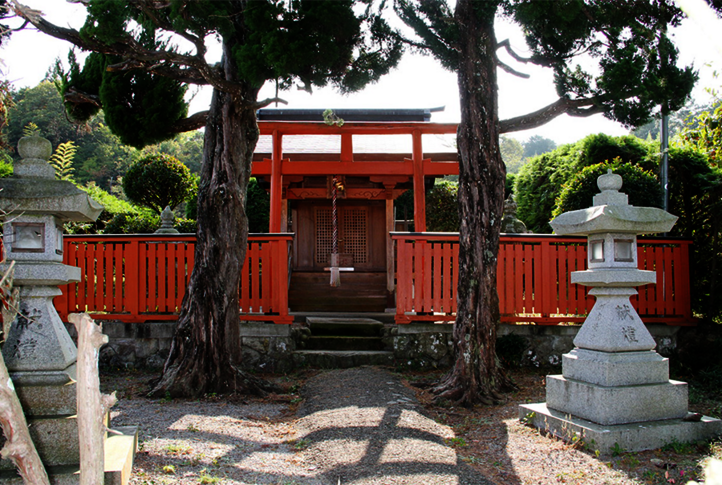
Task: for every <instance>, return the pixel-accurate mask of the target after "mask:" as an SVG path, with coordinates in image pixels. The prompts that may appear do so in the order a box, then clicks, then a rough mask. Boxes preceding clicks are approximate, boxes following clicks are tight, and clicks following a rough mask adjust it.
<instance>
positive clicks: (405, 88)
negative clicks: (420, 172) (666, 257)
mask: <svg viewBox="0 0 722 485" xmlns="http://www.w3.org/2000/svg"><path fill="white" fill-rule="evenodd" d="M676 1H677V2H678V3H679V4H680V6H681V7H682V8H683V9H685V11H686V12H687V13H688V15H689V18H688V19H686V20H685V21H684V22H683V25H682V26H681V27H680V28H678V29H675V31H674V32H673V38H674V40H675V43H676V44H677V45H678V47H679V49H680V63H681V64H682V65H690V64H691V65H693V66H694V67H695V69H697V70H699V75H700V81H699V83H698V86H697V88H696V89H695V91H694V93H693V97H694V99H695V100H696V101H697V102H698V103H701V102H707V101H709V100H710V99H711V98H710V96H709V95H708V94H707V93H706V92H705V88H712V89H715V88H718V87H719V86H720V84H722V80H720V79H717V78H716V77H715V75H714V72H715V69H717V70H720V71H721V72H722V36H720V35H719V32H722V21H720V20H719V19H717V18H716V16H715V14H714V13H713V12H711V11H709V10H708V9H707V7H706V5H705V4H704V2H703V0H676ZM23 3H24V4H26V5H28V6H30V7H32V8H35V9H38V10H41V11H43V13H44V14H45V15H46V18H47V19H48V20H49V21H51V22H53V23H55V24H57V25H60V26H70V27H75V28H77V27H79V26H80V25H82V22H83V19H84V11H85V9H84V8H83V7H82V6H80V5H78V4H73V3H69V2H67V1H65V2H64V1H62V0H24V1H23ZM497 33H498V35H499V40H503V39H504V38H507V37H508V38H509V39H510V41H511V44H512V46H513V47H514V48H515V50H516V51H517V52H519V53H520V54H521V55H524V54H525V53H528V51H527V50H526V45H525V44H524V41H523V37H522V35H521V32H520V31H518V30H516V29H514V28H512V27H511V26H509V25H503V24H502V25H499V26H498V28H497ZM69 49H70V44H69V43H67V42H64V41H59V40H56V39H52V38H50V37H48V36H46V35H44V34H41V33H39V32H37V31H35V30H31V29H27V30H24V31H20V32H16V33H14V34H13V36H12V38H11V40H10V41H9V42H8V43H7V45H6V46H4V47H3V48H2V49H0V58H1V59H2V61H3V62H4V66H3V71H4V75H5V77H6V78H7V79H8V80H10V81H11V82H12V83H13V84H14V85H15V87H16V88H21V87H26V86H28V87H31V86H35V85H37V84H38V83H39V82H40V81H41V80H42V79H43V77H44V76H45V74H46V73H47V71H48V69H49V67H50V66H51V65H52V64H53V63H54V61H55V59H57V58H61V59H63V60H66V59H67V54H68V51H69ZM215 52H216V53H218V50H215ZM217 55H218V56H219V54H217ZM515 67H516V68H517V69H518V70H520V71H522V72H525V73H527V74H530V75H531V79H520V78H517V77H515V76H512V75H509V74H507V73H505V72H500V73H499V79H498V82H499V105H500V114H501V118H502V119H504V118H509V117H512V116H518V115H521V114H524V113H528V112H532V111H535V110H537V109H539V108H542V107H543V106H546V105H547V104H549V103H551V102H553V101H554V100H555V99H556V95H555V91H554V87H553V84H552V74H551V72H550V71H549V70H545V69H542V68H534V67H528V66H524V65H521V66H518V65H517V66H515ZM192 93H193V94H194V95H195V96H194V98H193V100H192V103H191V113H192V112H195V111H201V110H204V109H207V107H208V105H209V102H210V89H208V88H206V89H203V90H201V91H192ZM273 96H275V87H274V86H273V85H270V84H269V85H267V86H266V87H264V89H263V91H262V92H261V96H260V97H261V98H266V97H273ZM280 97H281V98H283V99H285V100H286V101H288V105H286V106H282V105H281V106H282V107H285V108H320V109H326V108H331V109H340V108H437V107H444V111H443V112H440V113H434V114H433V116H432V121H435V122H458V121H459V101H458V88H457V83H456V75H455V74H453V73H450V72H448V71H445V70H443V69H442V68H441V67H440V66H439V64H438V63H437V62H436V61H435V60H434V59H433V58H431V57H426V56H421V55H409V54H407V55H406V56H405V57H404V59H403V60H402V61H401V63H400V65H399V66H398V67H397V68H396V69H395V70H394V71H393V72H392V73H390V74H389V75H387V76H385V77H384V78H382V80H381V81H379V82H378V83H376V84H373V85H371V86H369V87H367V88H366V89H365V90H363V91H361V92H358V93H355V94H351V95H346V96H344V95H341V94H338V93H336V92H335V91H334V90H333V89H332V88H324V89H318V90H315V91H314V92H313V94H309V93H307V92H305V91H301V90H297V89H295V88H292V90H290V91H287V92H281V93H280ZM600 132H603V133H607V134H609V135H615V136H616V135H622V134H626V133H627V132H628V130H627V129H626V128H624V127H623V126H621V125H620V124H618V123H615V122H612V121H609V120H607V119H605V118H604V117H602V116H601V115H595V116H593V117H589V118H571V117H568V116H566V115H563V116H561V117H558V118H557V119H555V120H554V121H552V122H550V123H547V124H546V125H544V126H543V127H540V128H537V129H535V130H528V131H521V132H516V133H510V134H509V136H512V137H514V138H516V139H518V140H521V141H523V140H526V139H528V138H529V137H530V136H532V135H541V136H544V137H547V138H551V139H553V140H554V141H555V142H556V143H557V144H562V143H572V142H575V141H577V140H579V139H581V138H583V137H584V136H586V135H588V134H591V133H600Z"/></svg>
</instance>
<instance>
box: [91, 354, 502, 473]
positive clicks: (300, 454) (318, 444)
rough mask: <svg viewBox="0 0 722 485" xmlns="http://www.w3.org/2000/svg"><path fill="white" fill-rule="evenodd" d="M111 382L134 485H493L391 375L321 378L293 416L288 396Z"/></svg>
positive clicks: (306, 389)
mask: <svg viewBox="0 0 722 485" xmlns="http://www.w3.org/2000/svg"><path fill="white" fill-rule="evenodd" d="M105 381H106V382H105V383H104V384H105V387H106V389H119V390H121V396H120V397H121V399H120V401H119V403H118V405H117V406H116V407H114V408H113V410H112V417H113V421H112V422H113V425H116V426H121V425H139V433H140V436H139V440H140V450H139V452H138V454H137V455H136V459H135V464H134V467H133V475H132V478H131V483H133V484H198V483H219V484H244V485H245V484H248V485H250V484H274V485H351V484H354V485H366V484H369V485H370V484H383V485H391V484H414V485H419V484H424V485H437V484H449V485H451V484H454V485H462V484H474V485H487V484H492V482H490V481H488V480H487V479H486V478H484V476H482V475H481V474H480V473H479V472H477V471H474V470H473V469H472V468H471V467H469V466H468V465H466V464H465V463H463V462H462V461H461V458H460V457H459V456H458V455H457V453H456V451H455V449H454V445H455V442H454V439H455V438H454V436H455V435H454V432H453V431H452V430H451V428H450V427H448V426H445V425H442V424H439V423H437V422H436V421H434V420H432V419H430V418H428V417H427V416H426V415H425V414H424V412H423V408H422V406H421V405H420V404H419V402H418V401H417V399H416V397H415V395H414V392H413V390H411V389H409V388H407V387H405V386H404V385H403V384H402V382H401V380H400V378H399V377H397V376H395V375H393V374H391V373H389V372H388V371H386V370H382V369H378V368H373V367H362V368H355V369H347V370H334V371H327V372H321V373H319V374H317V375H316V376H314V377H312V378H311V379H309V380H308V381H307V382H306V384H305V385H304V386H303V387H302V389H301V396H302V397H303V398H304V401H303V404H302V405H301V406H300V407H299V408H298V410H297V412H296V414H295V415H294V414H292V413H289V411H290V409H292V406H289V404H290V403H289V396H285V397H284V396H277V397H276V398H274V397H273V396H272V397H271V398H270V399H266V400H263V401H258V400H254V401H252V402H248V403H246V402H243V401H236V402H231V401H229V400H227V399H226V398H223V397H218V398H215V397H213V396H211V397H207V398H205V399H202V400H198V401H189V400H182V399H177V400H163V399H160V400H149V399H147V398H144V397H142V396H139V393H140V392H142V390H143V389H144V388H145V386H144V385H143V384H142V383H144V382H145V380H143V379H139V378H138V377H133V376H131V377H121V376H118V377H110V378H106V379H105ZM291 401H293V399H292V400H291Z"/></svg>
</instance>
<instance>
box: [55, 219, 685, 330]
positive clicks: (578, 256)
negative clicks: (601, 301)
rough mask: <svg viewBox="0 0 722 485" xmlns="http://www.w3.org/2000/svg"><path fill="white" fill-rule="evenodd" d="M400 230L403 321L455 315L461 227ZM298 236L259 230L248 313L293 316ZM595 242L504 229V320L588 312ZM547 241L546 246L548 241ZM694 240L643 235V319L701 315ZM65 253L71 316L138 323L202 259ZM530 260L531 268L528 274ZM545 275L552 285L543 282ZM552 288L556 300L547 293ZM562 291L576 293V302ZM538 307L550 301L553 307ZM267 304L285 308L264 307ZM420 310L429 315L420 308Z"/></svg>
mask: <svg viewBox="0 0 722 485" xmlns="http://www.w3.org/2000/svg"><path fill="white" fill-rule="evenodd" d="M393 239H394V243H395V246H396V251H397V258H396V261H397V274H396V284H397V314H396V319H397V322H399V323H408V322H411V321H415V320H419V321H445V322H450V321H453V320H454V318H455V317H454V315H453V312H455V311H456V289H457V284H458V268H457V266H458V263H457V257H458V236H457V235H455V234H434V233H426V234H406V235H397V234H395V235H393ZM291 240H292V236H291V235H262V236H251V237H249V251H248V252H247V260H246V262H245V264H244V271H243V274H244V276H243V277H242V278H243V279H242V283H241V289H240V297H241V306H242V308H243V310H242V311H243V313H244V317H243V318H244V319H252V320H258V321H272V322H276V323H290V322H291V320H292V318H291V317H290V316H289V315H288V312H287V310H288V308H287V307H288V302H287V291H288V287H287V284H288V283H287V282H288V267H287V261H288V259H287V258H288V244H289V243H290V241H291ZM585 243H586V240H585V239H583V238H560V237H548V236H547V237H545V236H526V237H519V236H502V243H501V248H500V256H499V279H498V288H499V297H500V308H501V309H502V314H503V315H502V321H505V322H532V323H536V324H542V325H548V324H557V323H562V322H579V321H582V320H583V315H584V314H585V313H586V312H588V311H589V309H591V306H592V304H593V303H594V298H593V297H589V296H587V295H586V288H584V287H581V286H579V285H570V284H569V276H568V274H569V271H570V270H583V269H584V268H585V267H586V248H585ZM543 244H546V249H542V247H543V246H542V245H543ZM689 244H690V243H689V241H682V240H662V239H645V240H643V241H641V242H640V252H639V261H640V263H639V266H640V269H644V268H645V267H646V268H648V269H653V270H654V271H656V272H657V274H658V279H659V281H660V283H661V284H660V285H654V286H652V285H650V286H649V288H648V289H646V288H641V290H648V291H640V295H639V299H638V300H639V301H638V302H637V304H636V305H637V306H636V307H637V308H638V309H639V310H640V315H641V317H642V319H643V321H645V322H660V323H668V324H674V325H688V324H692V323H693V322H694V320H693V319H692V315H691V307H690V299H689ZM665 246H666V247H665ZM533 247H535V248H536V249H532V248H533ZM164 248H166V249H164ZM64 254H65V262H66V264H69V263H71V262H72V263H75V264H74V265H75V266H78V267H80V268H81V273H82V275H83V280H82V281H81V282H80V283H79V284H77V285H69V286H68V288H67V289H66V290H65V291H66V294H67V297H66V298H65V299H64V300H63V299H62V298H58V300H59V303H60V304H59V306H61V308H60V310H61V311H62V313H63V314H64V315H65V314H66V313H67V312H76V311H88V312H90V313H91V314H92V315H93V316H94V317H96V318H112V319H117V320H122V321H128V322H132V321H144V320H148V319H156V320H157V319H173V318H175V314H174V312H177V311H178V309H179V307H180V302H181V300H182V297H183V293H184V292H185V284H187V281H188V278H189V275H190V271H191V270H192V267H193V254H194V238H193V237H189V236H177V237H176V240H173V239H172V238H169V237H168V236H164V237H160V236H145V237H143V236H133V237H131V236H125V237H118V236H108V237H98V236H67V242H66V250H65V252H64ZM164 254H165V255H166V256H167V257H165V258H164V256H163V255H164ZM532 255H533V257H532ZM540 258H541V259H542V262H541V263H539V261H538V260H539V259H540ZM530 267H531V269H532V271H531V272H530V274H529V275H526V274H524V273H525V272H527V271H528V270H529V268H530ZM540 268H542V269H540ZM546 268H548V270H547V269H546ZM537 274H538V276H533V275H537ZM123 279H124V282H123ZM510 280H511V282H510ZM449 281H450V282H451V285H450V286H449V285H447V282H449ZM181 283H182V284H181ZM539 284H541V285H542V286H546V287H548V288H545V289H541V288H539V286H538V285H539ZM557 284H558V287H557ZM655 286H659V287H660V288H655ZM73 287H75V289H73ZM179 287H182V288H179ZM121 290H123V291H122V292H121ZM166 290H167V291H166ZM545 290H546V293H544V291H545ZM542 294H544V295H547V300H548V301H544V302H542V301H537V300H539V298H541V295H542ZM119 295H121V296H122V298H120V300H121V301H120V303H119ZM561 295H566V301H567V303H564V298H562V297H561ZM129 300H133V301H134V302H135V303H133V301H129ZM146 302H147V303H146ZM509 302H511V305H510V303H509ZM71 303H72V305H71ZM62 305H67V309H65V307H63V306H62ZM134 305H135V307H134ZM162 308H164V309H165V311H162V310H161V309H162ZM537 308H538V309H542V308H543V309H544V313H542V312H541V311H536V310H535V309H537ZM645 308H646V310H644V309H645ZM507 309H510V310H511V311H507ZM261 310H262V311H263V312H264V313H267V312H269V311H273V312H274V313H276V312H277V313H278V315H259V314H257V313H258V312H259V311H261ZM97 312H108V313H97ZM419 312H424V313H426V314H424V315H416V314H414V313H419Z"/></svg>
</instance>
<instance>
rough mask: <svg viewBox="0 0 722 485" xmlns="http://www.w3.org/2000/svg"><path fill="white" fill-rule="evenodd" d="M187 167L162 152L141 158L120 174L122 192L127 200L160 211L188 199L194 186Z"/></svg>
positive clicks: (156, 211) (158, 212)
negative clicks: (121, 175)
mask: <svg viewBox="0 0 722 485" xmlns="http://www.w3.org/2000/svg"><path fill="white" fill-rule="evenodd" d="M193 181H194V179H193V177H192V176H191V173H190V170H188V167H186V166H185V165H183V164H182V163H181V162H180V161H179V160H178V159H177V158H175V157H172V156H170V155H165V154H153V155H150V156H147V157H144V158H142V159H140V160H138V161H137V162H135V163H134V164H133V165H131V166H130V168H129V169H128V172H127V173H126V174H125V177H123V191H124V192H125V195H126V196H127V197H128V199H129V200H130V201H131V202H133V203H135V204H138V205H140V206H143V207H148V208H150V209H151V210H153V211H154V212H155V213H157V214H160V213H161V212H162V211H163V209H165V207H166V206H170V207H171V209H172V208H174V207H176V206H178V205H179V204H180V203H182V202H183V201H184V200H186V199H188V198H189V197H190V196H191V195H192V193H193V191H194V189H195V184H194V183H193Z"/></svg>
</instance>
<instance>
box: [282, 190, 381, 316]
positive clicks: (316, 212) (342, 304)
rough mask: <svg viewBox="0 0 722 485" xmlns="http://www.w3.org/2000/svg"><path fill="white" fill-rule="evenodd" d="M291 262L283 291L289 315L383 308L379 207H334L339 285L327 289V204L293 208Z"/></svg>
mask: <svg viewBox="0 0 722 485" xmlns="http://www.w3.org/2000/svg"><path fill="white" fill-rule="evenodd" d="M292 210H293V226H294V227H293V229H294V231H295V232H296V239H295V241H294V245H293V249H294V261H293V272H292V276H291V286H290V288H289V306H290V308H291V311H302V312H303V311H308V312H316V311H321V312H332V311H343V312H352V311H356V312H358V311H370V312H379V311H380V312H383V311H384V309H385V308H386V306H387V290H386V228H385V202H384V201H375V200H373V201H368V200H342V201H339V203H338V229H339V236H338V237H339V245H338V248H339V253H340V254H341V255H342V258H341V259H342V261H341V266H342V267H351V268H353V271H344V272H342V273H341V286H340V287H331V286H330V284H329V283H330V277H331V274H330V272H329V271H328V270H327V268H329V267H330V263H331V261H330V254H331V249H332V243H333V239H332V238H333V218H332V213H331V201H329V200H298V201H295V203H294V204H293V209H292Z"/></svg>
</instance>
